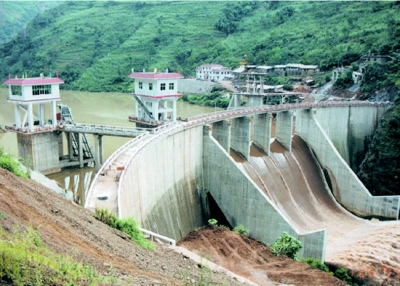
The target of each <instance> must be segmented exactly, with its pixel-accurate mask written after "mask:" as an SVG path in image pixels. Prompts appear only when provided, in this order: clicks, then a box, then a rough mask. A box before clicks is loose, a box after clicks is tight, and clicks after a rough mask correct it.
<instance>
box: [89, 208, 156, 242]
mask: <svg viewBox="0 0 400 286" xmlns="http://www.w3.org/2000/svg"><path fill="white" fill-rule="evenodd" d="M94 217H95V218H96V219H97V220H99V221H101V222H103V223H105V224H107V225H108V226H110V227H112V228H115V229H118V230H120V231H122V232H124V233H126V234H127V235H129V236H130V237H131V238H132V240H133V241H135V242H136V243H137V244H139V245H140V246H141V247H143V248H145V249H154V244H153V243H152V242H151V241H148V240H147V239H146V238H145V237H144V235H143V233H142V232H141V231H140V229H139V226H138V224H137V222H136V221H135V220H134V219H133V218H127V219H119V218H118V217H117V216H116V215H115V214H113V213H111V212H110V211H109V210H107V209H97V208H96V209H95V213H94Z"/></svg>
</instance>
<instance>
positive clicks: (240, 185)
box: [85, 102, 400, 260]
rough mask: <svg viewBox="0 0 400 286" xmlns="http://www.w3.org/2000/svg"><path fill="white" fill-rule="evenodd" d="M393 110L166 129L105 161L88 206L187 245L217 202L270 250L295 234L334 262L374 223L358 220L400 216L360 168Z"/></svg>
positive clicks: (304, 113)
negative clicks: (347, 240)
mask: <svg viewBox="0 0 400 286" xmlns="http://www.w3.org/2000/svg"><path fill="white" fill-rule="evenodd" d="M388 107H389V106H388V105H385V104H374V103H367V102H336V103H332V102H330V103H328V102H326V103H317V104H311V103H304V104H285V105H278V106H258V107H247V108H238V109H234V110H228V111H223V112H217V113H214V114H207V115H202V116H197V117H194V118H189V119H188V120H187V122H180V123H175V124H170V125H167V126H163V127H160V128H158V129H157V130H154V132H152V133H148V134H142V135H140V136H138V137H136V138H135V139H133V140H131V141H129V142H128V143H127V144H125V145H124V146H122V147H121V148H120V149H119V150H117V151H116V152H115V153H114V154H113V155H112V156H111V157H110V158H109V159H108V160H107V161H106V162H105V163H104V164H103V166H102V168H101V169H100V171H99V172H98V173H97V175H96V177H95V179H94V181H93V183H92V185H91V188H90V190H89V192H88V198H87V200H86V204H85V207H87V208H89V209H92V210H93V209H94V208H96V207H105V208H108V209H110V210H112V211H113V212H115V213H118V215H119V216H120V217H134V218H135V219H136V220H137V221H138V222H139V223H140V225H141V226H142V227H143V228H145V229H148V230H151V231H153V232H156V233H158V234H161V235H163V236H166V237H170V238H173V239H175V240H179V239H181V238H182V237H183V236H185V235H186V234H187V233H188V232H189V231H191V230H193V229H195V228H196V227H200V226H203V225H205V224H207V220H208V219H209V218H210V215H211V211H212V210H210V204H211V202H210V199H209V198H210V196H211V197H212V198H213V200H214V201H215V203H216V204H217V205H218V208H219V209H220V210H221V211H222V213H223V214H224V216H225V218H226V219H227V221H228V222H229V224H230V225H231V226H233V227H234V226H236V225H239V224H243V225H244V226H245V227H246V228H247V229H249V231H250V236H252V237H255V238H258V239H260V240H263V241H265V242H266V243H268V244H269V243H272V242H273V241H274V240H275V239H276V238H277V237H279V236H280V235H281V234H282V232H283V231H286V232H288V233H289V234H291V235H292V236H294V237H296V238H298V239H299V240H300V241H302V243H303V248H302V250H301V253H300V257H314V258H317V259H320V260H325V254H326V252H329V251H330V249H329V245H330V243H331V239H333V238H334V237H335V236H339V235H342V234H343V233H345V232H346V231H350V232H351V230H352V228H353V227H354V226H358V227H369V225H368V221H365V220H363V219H361V218H359V217H357V216H361V217H379V218H387V219H394V220H397V219H398V218H399V209H400V206H399V204H400V199H399V197H398V196H386V197H373V196H371V195H370V194H369V192H368V190H367V189H366V188H365V187H364V185H363V184H362V183H361V182H360V180H359V179H358V178H357V176H356V175H355V173H354V171H353V170H354V169H355V168H357V162H358V160H359V157H360V154H364V153H365V152H366V145H367V142H369V140H370V139H371V138H372V136H373V133H374V131H375V129H376V127H377V125H378V121H379V119H380V118H381V117H382V114H383V113H384V112H385V111H386V110H387V109H388ZM273 121H276V128H275V130H272V129H273V128H272V122H273Z"/></svg>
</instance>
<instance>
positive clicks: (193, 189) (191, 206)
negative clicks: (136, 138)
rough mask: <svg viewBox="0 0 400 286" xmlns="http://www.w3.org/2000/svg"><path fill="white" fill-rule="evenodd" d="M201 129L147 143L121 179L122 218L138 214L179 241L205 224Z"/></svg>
mask: <svg viewBox="0 0 400 286" xmlns="http://www.w3.org/2000/svg"><path fill="white" fill-rule="evenodd" d="M202 130H203V128H202V127H201V126H200V127H194V128H191V129H186V130H181V131H180V132H176V133H173V134H169V135H163V136H161V138H156V139H154V140H152V141H151V142H149V143H148V144H147V145H146V146H144V148H142V150H141V151H140V152H139V153H138V154H137V155H136V156H135V157H134V158H133V160H132V161H131V163H130V167H129V168H127V169H126V175H125V178H124V180H123V182H121V186H120V194H119V201H120V205H119V211H120V214H121V217H134V218H135V219H136V220H137V221H138V222H139V223H140V225H141V227H143V228H146V229H149V230H151V231H154V232H157V233H159V234H162V235H164V236H167V237H170V238H173V239H175V240H179V239H181V238H182V237H183V236H185V235H186V234H187V233H188V232H189V231H192V230H193V229H194V228H196V227H200V226H203V225H205V224H206V222H205V221H204V219H205V218H204V217H205V215H204V214H203V209H202V202H201V191H202V190H203V178H202V174H203V172H202V166H203V165H202V160H203V159H202V157H203V140H202V134H203V133H202Z"/></svg>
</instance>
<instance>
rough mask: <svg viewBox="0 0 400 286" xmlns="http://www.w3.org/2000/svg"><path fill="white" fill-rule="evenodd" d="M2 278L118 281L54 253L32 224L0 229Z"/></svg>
mask: <svg viewBox="0 0 400 286" xmlns="http://www.w3.org/2000/svg"><path fill="white" fill-rule="evenodd" d="M0 238H1V239H0V279H1V280H3V281H7V282H12V284H14V285H97V284H101V283H110V282H115V281H116V279H115V277H113V276H112V277H111V276H108V277H104V276H100V275H99V274H98V273H97V272H96V270H95V269H94V268H93V267H92V266H91V265H89V264H83V263H79V262H76V261H74V260H73V259H72V258H71V257H69V256H66V255H61V254H57V253H54V252H53V251H51V250H50V249H48V248H46V247H45V246H43V244H42V240H41V238H40V236H39V234H38V232H37V231H35V230H34V229H33V228H31V227H29V228H27V229H26V230H25V231H20V230H19V229H16V230H15V231H14V232H12V233H6V232H5V231H4V229H2V228H0Z"/></svg>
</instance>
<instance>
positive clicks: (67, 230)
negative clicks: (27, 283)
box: [0, 169, 238, 285]
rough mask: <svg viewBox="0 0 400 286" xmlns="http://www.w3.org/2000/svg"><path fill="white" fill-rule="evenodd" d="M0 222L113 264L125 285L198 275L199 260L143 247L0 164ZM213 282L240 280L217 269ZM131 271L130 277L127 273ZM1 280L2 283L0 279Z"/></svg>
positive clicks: (104, 268)
mask: <svg viewBox="0 0 400 286" xmlns="http://www.w3.org/2000/svg"><path fill="white" fill-rule="evenodd" d="M0 212H2V213H3V214H4V215H5V218H1V219H0V225H1V226H2V227H3V228H4V229H5V230H6V231H12V230H13V229H15V227H16V226H17V225H19V226H29V225H30V226H32V227H33V228H35V229H38V231H39V235H40V237H41V238H42V240H43V242H44V243H45V245H47V246H49V247H50V248H52V249H54V250H55V251H57V252H59V253H64V254H69V255H71V256H73V257H75V258H76V259H77V260H78V261H84V262H88V263H91V264H92V265H94V266H95V268H96V269H97V270H98V271H99V272H100V273H102V274H104V275H106V274H107V273H108V271H109V269H110V266H111V265H112V266H113V268H114V269H115V270H116V271H117V273H118V277H119V278H121V279H122V281H125V282H124V283H125V285H184V283H183V278H182V273H184V272H187V271H186V269H187V268H188V267H190V276H191V277H190V278H191V279H194V280H195V281H197V279H198V276H199V275H200V271H199V268H198V267H197V264H196V263H194V262H193V261H191V260H189V259H187V258H185V257H183V256H182V255H181V254H178V253H176V252H174V251H172V250H171V249H169V248H167V247H164V246H161V245H159V246H157V250H156V251H146V250H143V249H141V248H140V247H139V246H137V245H136V244H135V243H133V242H132V241H131V240H130V238H129V237H127V236H126V235H125V234H123V233H121V232H119V231H116V230H113V229H111V228H109V227H108V226H106V225H104V224H103V223H101V222H99V221H97V220H96V219H94V218H93V217H92V214H91V213H90V212H89V211H87V210H85V209H83V208H82V207H80V206H78V205H76V204H74V203H72V202H70V201H67V200H66V199H64V198H63V197H62V196H60V195H58V194H55V193H53V192H52V191H50V190H48V189H47V188H44V187H42V186H41V185H39V184H36V183H35V182H33V181H31V180H23V179H20V178H18V177H16V176H14V175H13V174H11V173H9V172H7V171H5V170H3V169H0ZM212 274H213V277H212V279H213V282H214V283H213V284H220V283H217V282H224V281H226V282H227V283H228V285H234V284H235V285H238V283H237V282H236V281H235V280H233V279H231V278H229V277H226V275H223V274H220V273H212ZM129 276H131V277H133V278H130V277H129ZM0 285H2V283H1V281H0Z"/></svg>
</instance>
